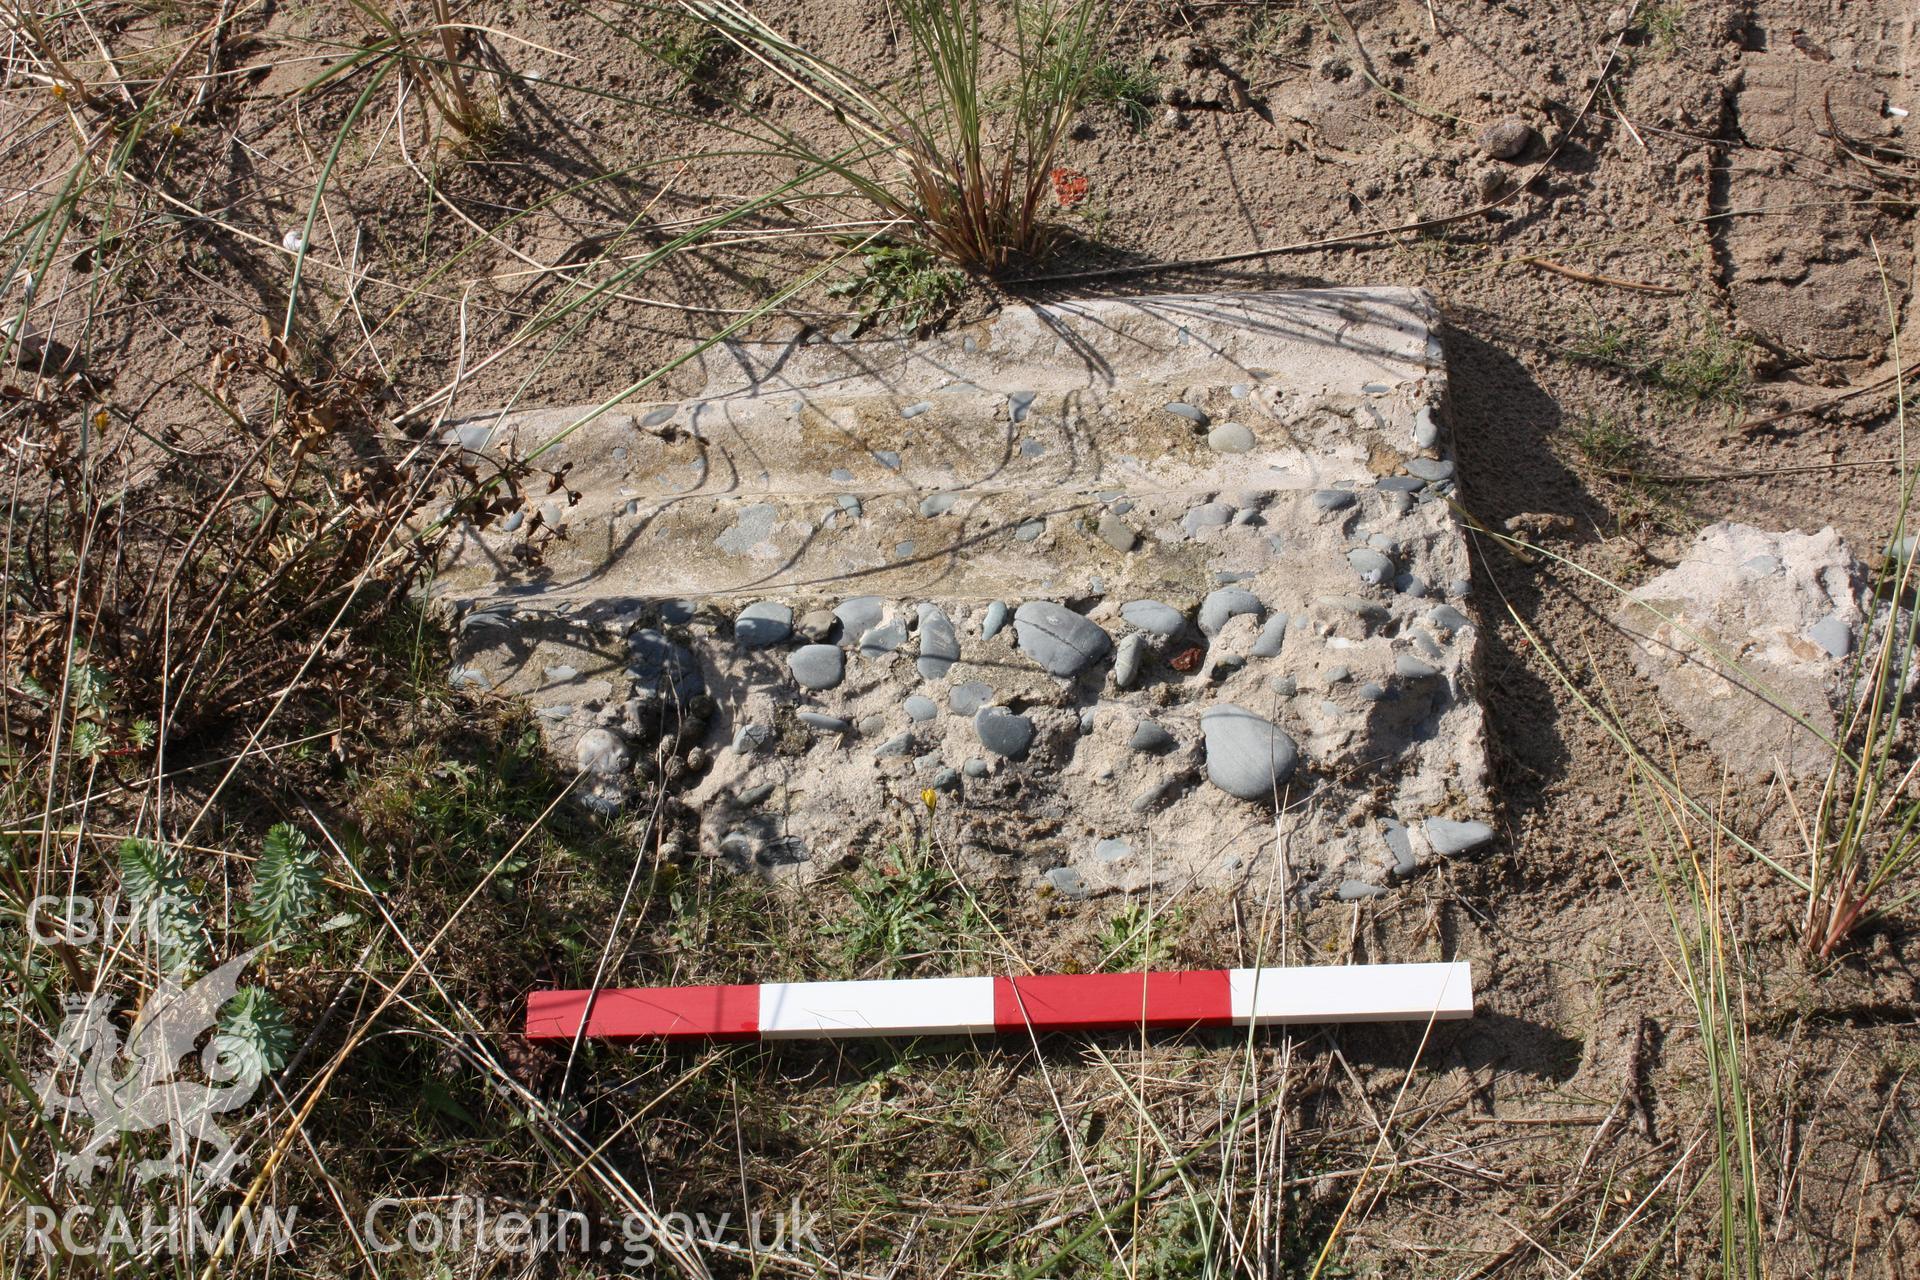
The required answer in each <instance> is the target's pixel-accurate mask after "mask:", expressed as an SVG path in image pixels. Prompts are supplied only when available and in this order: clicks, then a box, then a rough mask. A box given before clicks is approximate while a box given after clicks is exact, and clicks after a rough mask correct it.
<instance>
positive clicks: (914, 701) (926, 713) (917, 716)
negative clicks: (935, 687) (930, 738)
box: [900, 693, 940, 723]
mask: <svg viewBox="0 0 1920 1280" xmlns="http://www.w3.org/2000/svg"><path fill="white" fill-rule="evenodd" d="M900 705H901V706H902V707H904V708H905V709H906V712H907V719H909V720H912V721H914V722H915V723H919V722H921V721H925V720H931V719H933V718H934V717H935V716H937V715H939V714H940V708H939V707H938V706H936V705H935V704H934V701H933V699H932V698H929V697H927V696H925V695H924V694H918V693H916V694H914V695H913V696H912V697H910V698H908V699H907V700H906V701H905V702H903V703H901V704H900Z"/></svg>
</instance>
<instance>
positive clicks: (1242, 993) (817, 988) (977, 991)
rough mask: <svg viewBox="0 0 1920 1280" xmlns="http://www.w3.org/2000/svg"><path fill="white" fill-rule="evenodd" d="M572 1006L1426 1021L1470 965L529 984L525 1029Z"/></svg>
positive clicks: (886, 1022)
mask: <svg viewBox="0 0 1920 1280" xmlns="http://www.w3.org/2000/svg"><path fill="white" fill-rule="evenodd" d="M589 1010H590V1012H589ZM583 1013H585V1014H587V1015H588V1016H587V1030H586V1034H587V1035H588V1036H590V1037H593V1038H596V1039H600V1038H605V1039H612V1040H692V1039H711V1040H807V1039H837V1038H841V1037H849V1036H909V1035H955V1034H957V1035H984V1034H986V1033H988V1032H1026V1031H1029V1030H1030V1031H1033V1032H1044V1031H1111V1030H1120V1029H1124V1028H1130V1027H1139V1028H1168V1029H1170V1028H1176V1027H1246V1026H1254V1027H1265V1026H1277V1025H1281V1024H1284V1023H1298V1022H1426V1021H1428V1020H1430V1019H1442V1020H1444V1019H1451V1018H1467V1017H1471V1016H1473V972H1472V968H1471V966H1470V965H1469V964H1467V963H1466V962H1465V961H1459V962H1455V963H1450V964H1364V965H1307V966H1301V967H1294V968H1269V969H1196V970H1189V971H1185V972H1180V973H1097V974H1057V975H1041V976H1035V977H1021V978H993V977H989V978H908V979H901V980H897V981H873V982H763V983H759V984H757V985H745V986H709V987H631V988H612V989H607V990H602V991H600V992H598V993H595V992H590V991H536V992H534V993H533V994H532V995H530V996H529V997H528V998H527V1037H528V1039H531V1040H572V1039H574V1038H575V1037H576V1036H577V1035H578V1034H579V1033H580V1020H581V1016H582V1014H583Z"/></svg>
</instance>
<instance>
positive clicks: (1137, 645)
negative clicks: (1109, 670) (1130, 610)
mask: <svg viewBox="0 0 1920 1280" xmlns="http://www.w3.org/2000/svg"><path fill="white" fill-rule="evenodd" d="M1146 656H1147V640H1146V637H1145V636H1144V635H1142V634H1141V633H1140V632H1138V631H1134V632H1130V633H1129V634H1128V635H1127V637H1126V638H1125V639H1124V640H1122V641H1121V642H1120V651H1119V652H1118V653H1117V654H1116V655H1115V656H1114V660H1113V683H1114V685H1115V687H1117V688H1121V689H1125V688H1128V687H1129V686H1131V685H1132V684H1133V682H1134V681H1135V680H1136V679H1138V678H1139V676H1140V667H1141V665H1142V664H1143V663H1144V662H1145V661H1146Z"/></svg>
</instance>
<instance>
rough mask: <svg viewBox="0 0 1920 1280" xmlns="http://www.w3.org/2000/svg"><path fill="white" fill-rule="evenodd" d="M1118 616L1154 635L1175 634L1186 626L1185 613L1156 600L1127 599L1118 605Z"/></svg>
mask: <svg viewBox="0 0 1920 1280" xmlns="http://www.w3.org/2000/svg"><path fill="white" fill-rule="evenodd" d="M1120 616H1121V617H1122V618H1123V619H1125V620H1126V621H1127V622H1128V623H1129V624H1131V625H1133V626H1136V627H1138V628H1140V629H1141V630H1142V631H1150V632H1152V633H1153V634H1154V635H1156V636H1177V635H1179V634H1180V633H1181V632H1182V631H1184V630H1186V627H1187V617H1186V615H1185V614H1183V613H1181V612H1180V611H1179V610H1178V609H1176V608H1174V607H1173V606H1172V605H1170V604H1162V603H1161V602H1160V601H1158V600H1129V601H1128V602H1127V603H1125V604H1123V605H1121V606H1120Z"/></svg>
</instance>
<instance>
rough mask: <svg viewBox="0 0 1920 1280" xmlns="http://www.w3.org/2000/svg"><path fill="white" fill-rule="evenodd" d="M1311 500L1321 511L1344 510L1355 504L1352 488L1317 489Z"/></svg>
mask: <svg viewBox="0 0 1920 1280" xmlns="http://www.w3.org/2000/svg"><path fill="white" fill-rule="evenodd" d="M1308 501H1309V502H1311V503H1313V505H1314V506H1315V507H1316V508H1318V509H1319V510H1321V511H1344V510H1345V509H1346V508H1348V507H1350V506H1352V505H1353V491H1352V490H1350V489H1316V490H1315V491H1314V494H1313V497H1311V498H1309V499H1308Z"/></svg>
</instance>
